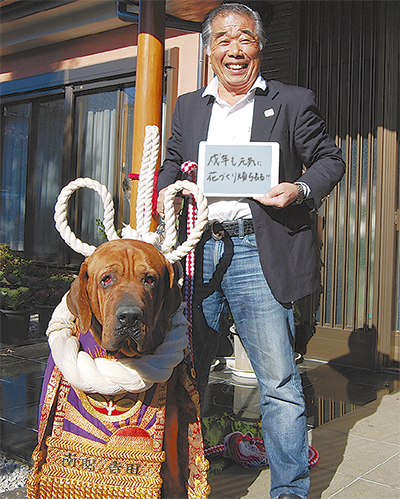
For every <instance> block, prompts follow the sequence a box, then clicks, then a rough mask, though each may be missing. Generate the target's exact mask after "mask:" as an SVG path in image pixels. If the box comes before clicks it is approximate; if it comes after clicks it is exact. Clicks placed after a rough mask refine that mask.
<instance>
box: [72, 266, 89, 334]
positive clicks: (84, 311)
mask: <svg viewBox="0 0 400 499" xmlns="http://www.w3.org/2000/svg"><path fill="white" fill-rule="evenodd" d="M87 283H88V274H87V261H86V260H85V261H84V262H83V263H82V265H81V268H80V270H79V275H78V277H76V279H75V280H74V281H73V282H72V284H71V289H70V291H69V293H68V296H67V305H68V308H69V311H70V312H71V314H73V315H75V317H78V319H79V329H80V331H81V333H86V331H88V330H89V328H90V324H91V322H92V309H91V307H90V303H89V296H88V293H87Z"/></svg>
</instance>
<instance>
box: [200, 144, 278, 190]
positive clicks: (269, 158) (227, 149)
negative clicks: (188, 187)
mask: <svg viewBox="0 0 400 499" xmlns="http://www.w3.org/2000/svg"><path fill="white" fill-rule="evenodd" d="M198 167H199V170H198V174H197V184H198V186H199V187H200V188H201V189H202V191H203V193H204V195H205V196H207V197H213V196H217V197H235V198H237V197H252V196H258V195H263V194H265V193H266V192H268V191H269V190H270V189H271V187H274V186H275V185H277V184H278V182H279V143H278V142H250V143H247V144H211V143H208V142H205V141H203V142H200V144H199V161H198Z"/></svg>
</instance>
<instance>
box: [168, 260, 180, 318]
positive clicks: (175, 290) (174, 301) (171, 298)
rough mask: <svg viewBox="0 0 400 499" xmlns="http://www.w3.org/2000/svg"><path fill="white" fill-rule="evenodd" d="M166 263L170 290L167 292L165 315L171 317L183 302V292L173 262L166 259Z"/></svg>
mask: <svg viewBox="0 0 400 499" xmlns="http://www.w3.org/2000/svg"><path fill="white" fill-rule="evenodd" d="M166 263H167V269H168V276H169V290H168V291H167V293H166V297H165V301H164V307H163V308H164V314H165V317H170V316H171V315H173V314H174V313H175V312H176V311H177V310H178V308H179V305H180V304H181V302H182V293H181V290H180V288H179V286H178V283H177V282H176V279H175V271H174V268H173V266H172V264H171V262H169V261H168V260H166Z"/></svg>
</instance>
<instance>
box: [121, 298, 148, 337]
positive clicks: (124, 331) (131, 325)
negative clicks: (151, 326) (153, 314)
mask: <svg viewBox="0 0 400 499" xmlns="http://www.w3.org/2000/svg"><path fill="white" fill-rule="evenodd" d="M115 318H116V321H115V326H114V333H115V335H116V337H117V338H118V339H120V340H122V339H125V338H127V337H129V338H131V339H132V340H134V341H135V342H136V343H138V342H140V339H141V338H142V336H143V331H144V329H145V328H146V326H145V325H144V324H143V322H142V321H143V311H142V310H141V309H140V308H138V307H127V306H121V307H119V308H118V309H117V311H116V314H115Z"/></svg>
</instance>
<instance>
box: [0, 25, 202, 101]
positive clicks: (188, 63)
mask: <svg viewBox="0 0 400 499" xmlns="http://www.w3.org/2000/svg"><path fill="white" fill-rule="evenodd" d="M198 40H199V35H198V34H197V33H189V34H187V33H183V32H181V31H178V30H166V38H165V48H166V49H170V48H173V47H178V49H179V59H178V61H179V67H178V71H179V73H178V95H180V94H182V93H185V92H189V91H191V90H195V89H196V85H197V53H198ZM136 55H137V25H136V24H131V25H128V26H124V27H122V28H119V29H115V30H112V31H107V32H105V33H100V34H96V35H89V36H85V37H81V38H78V39H75V40H69V41H65V42H62V43H56V44H53V45H49V46H46V47H40V48H35V49H31V50H28V51H25V52H18V53H16V54H12V55H8V56H4V57H3V58H2V64H1V73H0V82H6V81H12V80H17V79H21V78H28V77H31V76H35V75H39V74H45V73H50V72H53V71H60V70H67V69H73V68H79V67H85V66H90V65H93V64H99V63H102V62H110V61H116V60H121V59H127V58H131V57H136Z"/></svg>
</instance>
